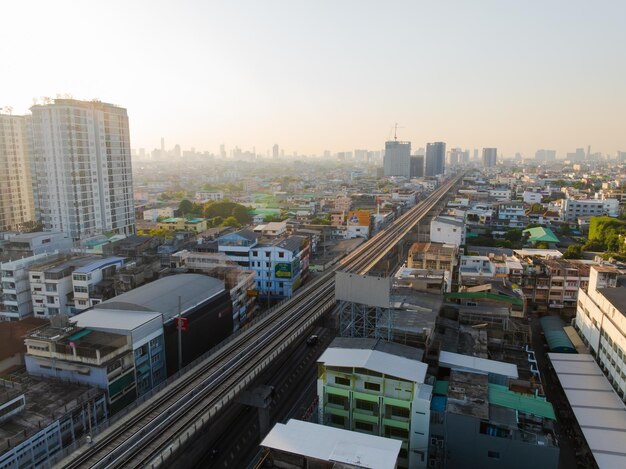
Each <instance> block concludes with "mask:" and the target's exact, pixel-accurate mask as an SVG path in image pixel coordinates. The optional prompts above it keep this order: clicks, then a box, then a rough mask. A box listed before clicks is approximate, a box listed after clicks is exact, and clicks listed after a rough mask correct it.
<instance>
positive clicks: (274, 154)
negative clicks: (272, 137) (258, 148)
mask: <svg viewBox="0 0 626 469" xmlns="http://www.w3.org/2000/svg"><path fill="white" fill-rule="evenodd" d="M279 156H280V147H279V146H278V143H275V144H274V146H273V147H272V158H274V159H276V158H278V157H279Z"/></svg>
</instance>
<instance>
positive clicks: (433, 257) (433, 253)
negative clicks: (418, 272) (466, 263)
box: [407, 242, 459, 272]
mask: <svg viewBox="0 0 626 469" xmlns="http://www.w3.org/2000/svg"><path fill="white" fill-rule="evenodd" d="M458 250H459V249H458V246H457V245H456V244H443V243H434V242H429V243H413V245H412V246H411V247H410V248H409V256H408V262H407V266H408V267H409V268H411V269H437V270H447V271H449V272H452V270H453V269H454V267H455V266H456V260H457V254H458Z"/></svg>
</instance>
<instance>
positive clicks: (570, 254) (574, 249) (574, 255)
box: [563, 244, 583, 259]
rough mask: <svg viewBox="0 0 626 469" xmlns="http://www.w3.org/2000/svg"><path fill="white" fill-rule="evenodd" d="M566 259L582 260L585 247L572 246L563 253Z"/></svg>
mask: <svg viewBox="0 0 626 469" xmlns="http://www.w3.org/2000/svg"><path fill="white" fill-rule="evenodd" d="M563 258H564V259H582V258H583V247H582V246H581V245H580V244H572V245H570V246H568V247H567V249H566V250H565V252H564V253H563Z"/></svg>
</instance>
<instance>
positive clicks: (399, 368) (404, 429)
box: [317, 338, 432, 468]
mask: <svg viewBox="0 0 626 469" xmlns="http://www.w3.org/2000/svg"><path fill="white" fill-rule="evenodd" d="M421 355H422V351H421V350H419V349H415V348H413V347H409V346H406V345H400V344H395V343H391V342H384V341H382V340H379V339H354V338H337V339H335V340H334V341H333V342H332V343H331V345H330V346H329V347H328V349H326V351H325V352H324V353H323V354H322V356H321V357H320V358H319V360H318V379H317V395H318V401H319V403H318V418H319V423H321V424H323V425H329V426H332V427H336V428H341V429H345V430H352V431H357V432H361V433H367V434H370V435H377V436H384V437H387V438H393V439H397V440H400V441H402V446H401V450H400V457H399V459H398V466H397V467H398V468H421V467H424V468H425V467H427V461H428V434H429V421H430V399H431V396H432V386H430V385H427V384H424V379H425V377H426V369H427V368H428V367H427V365H426V364H425V363H422V362H421Z"/></svg>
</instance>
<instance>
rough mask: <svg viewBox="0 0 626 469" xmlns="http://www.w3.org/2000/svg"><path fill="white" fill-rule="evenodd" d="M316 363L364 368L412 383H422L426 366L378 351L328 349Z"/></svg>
mask: <svg viewBox="0 0 626 469" xmlns="http://www.w3.org/2000/svg"><path fill="white" fill-rule="evenodd" d="M318 362H321V363H324V364H325V365H327V366H345V367H356V368H366V369H368V370H372V371H376V372H377V373H383V374H385V375H390V376H395V377H396V378H401V379H405V380H407V381H412V382H414V383H423V382H424V379H425V378H426V370H427V369H428V365H426V363H422V362H420V361H418V360H413V359H410V358H406V357H402V356H399V355H394V354H391V353H385V352H380V351H378V350H371V349H364V348H363V349H360V348H343V347H329V348H327V349H326V351H325V352H324V353H323V354H322V356H321V357H320V358H319V360H318Z"/></svg>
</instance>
